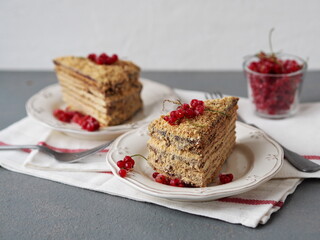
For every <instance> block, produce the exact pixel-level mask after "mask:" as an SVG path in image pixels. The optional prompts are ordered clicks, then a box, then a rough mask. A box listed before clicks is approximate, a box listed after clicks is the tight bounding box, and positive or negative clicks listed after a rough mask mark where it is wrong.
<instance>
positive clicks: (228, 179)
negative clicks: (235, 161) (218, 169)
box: [219, 173, 233, 184]
mask: <svg viewBox="0 0 320 240" xmlns="http://www.w3.org/2000/svg"><path fill="white" fill-rule="evenodd" d="M219 180H220V183H221V184H226V183H229V182H232V180H233V174H232V173H229V174H220V175H219Z"/></svg>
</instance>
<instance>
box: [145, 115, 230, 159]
mask: <svg viewBox="0 0 320 240" xmlns="http://www.w3.org/2000/svg"><path fill="white" fill-rule="evenodd" d="M235 111H236V110H233V111H231V112H229V113H228V115H229V116H228V117H225V118H222V119H225V120H224V121H219V122H217V123H216V124H214V125H213V126H212V128H211V129H210V131H207V132H206V133H207V134H203V135H201V136H199V138H197V139H192V140H190V139H188V138H184V137H181V136H177V135H173V134H172V133H170V132H167V131H164V130H163V129H158V128H157V125H153V127H152V128H149V133H150V136H151V137H152V138H156V139H159V141H162V142H163V144H165V145H166V146H172V147H174V148H176V149H177V150H179V151H188V152H190V153H197V154H201V153H202V152H203V151H204V149H206V148H207V147H208V146H209V145H210V144H211V142H212V141H218V140H219V138H220V135H221V134H224V133H225V131H227V129H228V127H229V125H230V124H232V125H234V124H235V120H236V114H235ZM201 127H202V126H199V125H195V126H194V128H201Z"/></svg>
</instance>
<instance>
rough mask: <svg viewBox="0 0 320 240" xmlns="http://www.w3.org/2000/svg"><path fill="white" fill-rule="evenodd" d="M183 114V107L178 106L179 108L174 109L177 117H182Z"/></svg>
mask: <svg viewBox="0 0 320 240" xmlns="http://www.w3.org/2000/svg"><path fill="white" fill-rule="evenodd" d="M184 115H185V110H184V109H182V108H180V109H178V110H177V111H176V116H177V118H179V119H181V118H183V117H184Z"/></svg>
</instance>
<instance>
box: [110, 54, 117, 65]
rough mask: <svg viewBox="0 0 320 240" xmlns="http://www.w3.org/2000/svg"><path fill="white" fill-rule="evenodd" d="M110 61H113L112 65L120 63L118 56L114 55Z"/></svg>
mask: <svg viewBox="0 0 320 240" xmlns="http://www.w3.org/2000/svg"><path fill="white" fill-rule="evenodd" d="M110 59H111V61H112V63H115V62H116V61H118V55H117V54H113V55H112V56H111V58H110Z"/></svg>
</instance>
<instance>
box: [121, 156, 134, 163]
mask: <svg viewBox="0 0 320 240" xmlns="http://www.w3.org/2000/svg"><path fill="white" fill-rule="evenodd" d="M123 161H125V162H130V161H133V159H132V157H130V156H125V157H124V158H123Z"/></svg>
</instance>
